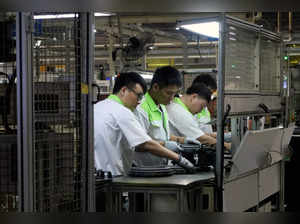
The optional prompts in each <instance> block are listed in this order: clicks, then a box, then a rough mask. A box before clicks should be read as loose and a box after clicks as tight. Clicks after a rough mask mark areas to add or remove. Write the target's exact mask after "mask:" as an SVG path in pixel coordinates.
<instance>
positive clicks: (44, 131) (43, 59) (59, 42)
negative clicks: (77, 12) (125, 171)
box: [33, 17, 85, 212]
mask: <svg viewBox="0 0 300 224" xmlns="http://www.w3.org/2000/svg"><path fill="white" fill-rule="evenodd" d="M78 24H79V19H78V17H75V18H68V19H43V20H41V19H39V20H34V30H33V39H34V41H33V70H34V76H33V78H34V83H33V88H34V99H33V104H34V141H33V142H34V192H35V201H34V209H35V210H36V211H42V212H48V211H60V212H61V211H81V210H82V206H83V203H82V195H83V188H82V186H84V182H85V179H84V178H85V177H84V175H83V166H82V161H83V157H84V154H83V152H82V147H81V141H82V139H81V116H82V114H81V72H80V45H79V43H80V38H79V37H78V34H79V33H78V32H77V31H79V30H78Z"/></svg>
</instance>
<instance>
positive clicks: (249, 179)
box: [218, 17, 294, 212]
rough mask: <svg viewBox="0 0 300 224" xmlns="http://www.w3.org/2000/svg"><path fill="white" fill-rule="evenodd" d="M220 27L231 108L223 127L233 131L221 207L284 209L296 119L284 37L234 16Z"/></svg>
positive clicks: (225, 102) (226, 101)
mask: <svg viewBox="0 0 300 224" xmlns="http://www.w3.org/2000/svg"><path fill="white" fill-rule="evenodd" d="M222 25H223V31H224V30H225V31H224V33H223V35H222V38H221V39H222V41H223V44H224V45H225V46H224V50H223V53H221V54H223V55H224V61H223V68H224V69H223V79H222V80H221V81H220V80H218V84H219V86H218V88H219V89H220V88H222V86H220V84H221V85H223V86H224V88H223V89H222V90H221V91H219V92H221V93H222V95H221V96H220V97H222V98H221V101H222V103H223V105H221V106H223V108H224V110H227V109H228V111H229V109H230V111H229V116H228V119H227V120H226V121H225V122H224V130H225V131H230V132H231V135H232V149H231V153H232V159H231V160H226V159H225V160H224V176H223V177H224V179H223V188H224V191H223V200H222V203H223V204H222V207H223V211H228V212H235V211H279V210H281V211H283V210H284V164H285V160H286V157H287V156H288V155H289V151H288V144H289V142H290V139H291V136H292V133H293V130H294V123H292V120H291V119H290V117H291V116H290V115H291V114H292V113H293V112H292V110H291V109H290V108H291V107H292V105H291V103H289V94H290V91H289V89H290V81H289V76H288V75H286V73H285V70H284V66H283V55H282V46H283V45H282V41H281V39H280V36H278V35H277V34H275V33H271V32H269V31H267V30H265V29H263V28H262V27H259V26H256V25H254V24H250V23H247V22H244V21H241V20H238V19H235V18H232V17H225V19H224V22H223V23H222ZM218 78H219V76H218ZM219 108H220V106H219V107H218V109H219ZM218 115H220V114H218Z"/></svg>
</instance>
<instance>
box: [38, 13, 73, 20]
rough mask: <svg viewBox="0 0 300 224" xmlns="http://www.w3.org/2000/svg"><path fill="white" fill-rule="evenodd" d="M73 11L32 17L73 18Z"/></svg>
mask: <svg viewBox="0 0 300 224" xmlns="http://www.w3.org/2000/svg"><path fill="white" fill-rule="evenodd" d="M74 17H75V13H69V14H49V15H35V16H33V18H34V19H63V18H74Z"/></svg>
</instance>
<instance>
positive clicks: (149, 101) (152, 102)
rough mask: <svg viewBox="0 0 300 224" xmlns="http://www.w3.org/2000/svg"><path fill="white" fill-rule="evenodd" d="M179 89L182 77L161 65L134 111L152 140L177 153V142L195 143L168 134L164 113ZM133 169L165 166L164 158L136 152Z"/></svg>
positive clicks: (178, 148) (167, 123)
mask: <svg viewBox="0 0 300 224" xmlns="http://www.w3.org/2000/svg"><path fill="white" fill-rule="evenodd" d="M181 86H182V81H181V74H180V73H179V71H178V70H177V69H176V68H173V67H171V66H164V67H161V68H158V69H156V71H155V73H154V75H153V79H152V81H151V86H150V90H149V91H148V92H147V93H146V94H145V97H144V99H143V101H142V102H141V104H139V105H138V106H137V109H136V110H135V111H134V113H135V114H136V116H137V118H138V121H139V122H140V124H141V125H142V127H143V128H144V130H146V132H147V134H148V135H149V136H151V138H152V139H154V140H157V141H159V142H160V143H161V144H162V145H163V146H165V147H166V148H168V149H170V150H172V151H175V152H178V151H180V150H181V149H180V146H179V145H178V143H196V144H200V143H199V142H198V141H197V140H194V139H190V138H184V137H178V136H173V135H170V130H169V120H168V114H167V110H166V107H165V106H166V105H168V104H169V103H170V102H171V101H172V100H173V99H174V96H175V95H176V94H177V93H178V92H179V90H180V88H181ZM134 163H135V165H136V166H164V165H166V161H165V159H163V158H161V157H158V156H156V155H153V154H150V153H148V152H137V153H135V158H134Z"/></svg>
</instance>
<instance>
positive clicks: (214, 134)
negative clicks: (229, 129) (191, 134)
mask: <svg viewBox="0 0 300 224" xmlns="http://www.w3.org/2000/svg"><path fill="white" fill-rule="evenodd" d="M206 134H207V133H206ZM207 135H209V136H210V137H213V138H217V132H213V133H209V134H207Z"/></svg>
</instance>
